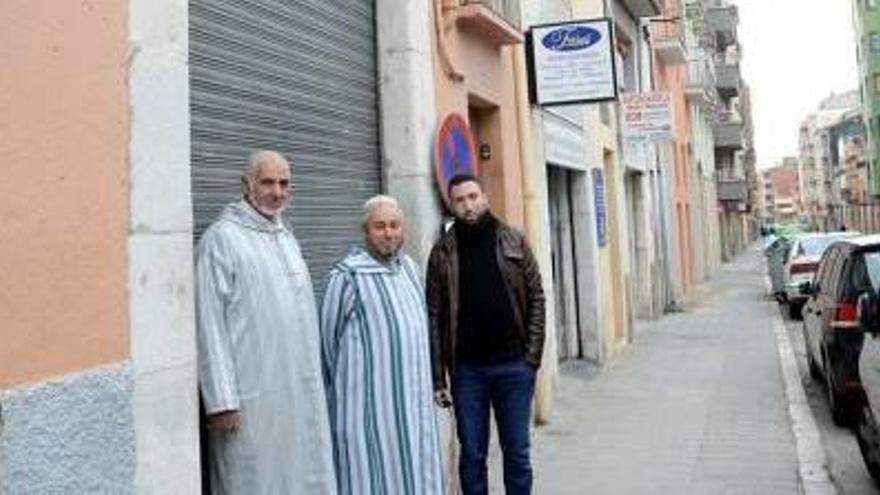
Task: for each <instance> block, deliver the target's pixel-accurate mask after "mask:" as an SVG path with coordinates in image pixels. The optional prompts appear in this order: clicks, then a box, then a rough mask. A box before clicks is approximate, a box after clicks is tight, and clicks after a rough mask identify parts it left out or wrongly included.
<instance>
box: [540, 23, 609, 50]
mask: <svg viewBox="0 0 880 495" xmlns="http://www.w3.org/2000/svg"><path fill="white" fill-rule="evenodd" d="M601 39H602V33H600V32H599V31H597V30H595V29H593V28H591V27H586V26H578V25H574V26H563V27H560V28H558V29H554V30H553V31H550V32H549V33H547V34H545V35H544V37H543V38H541V43H542V44H543V45H544V46H545V47H546V48H548V49H550V50H553V51H557V52H570V51H572V50H586V49H587V48H589V47H591V46H593V45H595V44H596V43H598V42H599V40H601Z"/></svg>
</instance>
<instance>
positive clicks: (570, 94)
mask: <svg viewBox="0 0 880 495" xmlns="http://www.w3.org/2000/svg"><path fill="white" fill-rule="evenodd" d="M527 38H528V43H529V44H530V45H531V47H530V48H531V49H530V50H529V52H528V54H529V56H530V61H531V74H530V76H531V81H532V83H533V84H532V91H533V99H534V101H536V102H537V103H538V104H539V105H567V104H571V103H589V102H596V101H607V100H613V99H615V98H616V97H617V81H616V75H615V69H614V54H613V48H612V42H611V41H612V39H611V38H612V37H611V21H610V20H609V19H595V20H584V21H571V22H565V23H559V24H545V25H540V26H534V27H532V29H531V30H530V31H529V35H528V37H527Z"/></svg>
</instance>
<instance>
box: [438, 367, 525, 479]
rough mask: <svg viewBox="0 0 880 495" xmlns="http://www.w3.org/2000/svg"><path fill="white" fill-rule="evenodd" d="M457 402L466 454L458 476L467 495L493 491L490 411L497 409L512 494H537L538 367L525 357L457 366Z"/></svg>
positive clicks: (454, 378)
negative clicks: (534, 421)
mask: <svg viewBox="0 0 880 495" xmlns="http://www.w3.org/2000/svg"><path fill="white" fill-rule="evenodd" d="M451 382H452V401H453V407H454V408H455V420H456V424H457V426H458V442H459V444H460V445H461V455H460V457H459V463H458V476H459V479H460V481H461V490H462V493H463V494H464V495H485V494H486V493H488V491H489V484H488V479H487V473H486V453H487V451H488V449H489V409H490V406H491V408H492V409H493V410H494V411H495V423H496V424H497V426H498V440H499V443H500V444H501V451H502V453H503V455H504V488H505V493H507V495H521V494H522V495H525V494H530V493H531V491H532V463H531V459H530V454H529V449H530V438H529V427H530V424H531V417H532V396H533V395H534V393H535V369H534V368H533V367H532V366H531V365H530V364H528V363H527V362H526V361H525V359H519V360H516V361H512V362H508V363H502V364H494V365H486V366H472V365H457V366H456V367H455V370H454V371H453V373H452V380H451Z"/></svg>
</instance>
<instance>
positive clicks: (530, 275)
mask: <svg viewBox="0 0 880 495" xmlns="http://www.w3.org/2000/svg"><path fill="white" fill-rule="evenodd" d="M448 195H449V202H450V207H451V209H452V211H453V213H454V215H455V223H454V225H453V227H452V228H451V229H450V230H449V231H448V232H447V233H446V234H445V235H443V236H442V237H441V239H440V240H439V241H438V242H437V244H436V245H435V246H434V248H433V250H432V252H431V257H430V260H429V262H428V277H427V299H428V314H429V320H430V324H431V343H432V358H433V361H432V364H433V373H434V375H433V376H434V390H435V400H436V401H437V402H438V403H439V404H441V405H444V406H448V405H449V404H450V403H451V404H452V405H453V407H454V410H455V419H456V424H457V428H458V440H459V443H460V445H461V453H460V459H459V479H460V482H461V488H462V491H463V493H464V494H465V495H470V494H486V493H487V492H488V482H487V469H486V454H487V450H488V444H489V414H490V409H494V411H495V419H496V422H497V425H498V435H499V440H500V444H501V450H502V453H503V457H504V486H505V488H506V492H507V493H508V494H528V493H531V487H532V466H531V455H530V438H529V435H530V425H531V416H532V414H531V411H532V397H533V395H534V387H535V374H536V371H537V369H538V367H539V366H540V365H541V353H542V351H543V347H544V292H543V289H542V287H541V275H540V272H539V271H538V265H537V263H536V262H535V258H534V256H533V255H532V251H531V249H530V248H529V246H528V244H527V242H526V240H525V238H524V237H523V235H522V234H520V233H519V232H517V231H516V230H514V229H512V228H511V227H509V226H507V225H505V224H504V223H503V222H501V221H500V220H498V219H497V218H495V217H494V216H493V215H492V213H491V212H490V211H489V206H488V199H487V197H486V194H485V192H484V191H483V187H482V184H481V183H480V181H479V180H478V179H477V178H475V177H473V176H469V175H459V176H455V177H453V178H452V179H451V180H450V182H449V186H448ZM447 376H448V379H449V381H448V382H447ZM450 389H451V396H450Z"/></svg>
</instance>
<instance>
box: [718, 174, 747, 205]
mask: <svg viewBox="0 0 880 495" xmlns="http://www.w3.org/2000/svg"><path fill="white" fill-rule="evenodd" d="M717 187H718V191H717V194H718V201H736V202H743V201H746V200H747V199H749V187H748V183H747V182H746V180H745V179H742V178H739V179H737V178H726V179H721V178H719V179H718V184H717Z"/></svg>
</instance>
